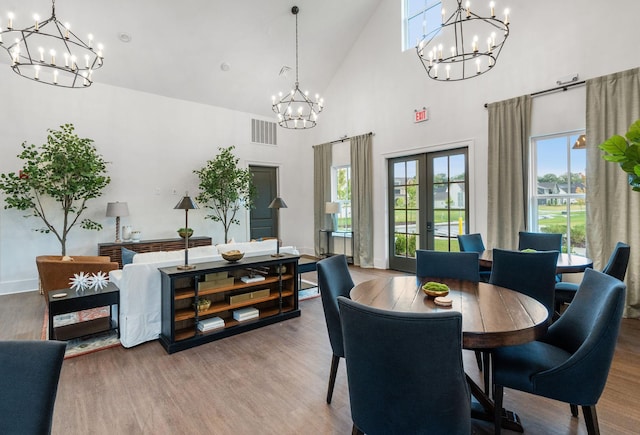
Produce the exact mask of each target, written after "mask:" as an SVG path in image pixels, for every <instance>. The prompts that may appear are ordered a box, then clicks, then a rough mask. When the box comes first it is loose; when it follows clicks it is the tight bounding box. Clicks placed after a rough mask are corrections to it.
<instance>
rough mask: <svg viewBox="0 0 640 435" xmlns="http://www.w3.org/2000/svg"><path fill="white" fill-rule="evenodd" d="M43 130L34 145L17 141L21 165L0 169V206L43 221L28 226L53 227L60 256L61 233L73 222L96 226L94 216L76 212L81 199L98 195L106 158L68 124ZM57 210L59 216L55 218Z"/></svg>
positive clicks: (63, 240)
mask: <svg viewBox="0 0 640 435" xmlns="http://www.w3.org/2000/svg"><path fill="white" fill-rule="evenodd" d="M48 132H49V133H48V135H47V143H45V144H43V145H41V146H40V147H36V146H35V145H33V144H31V145H27V143H26V142H23V143H22V152H21V153H20V154H19V155H18V158H20V159H21V160H22V161H23V166H22V169H21V170H20V171H19V172H18V173H15V172H9V173H7V174H0V191H2V192H4V194H5V195H6V196H5V203H6V204H5V206H4V208H5V209H11V208H15V209H16V210H20V211H29V212H31V214H28V215H27V217H29V216H35V217H38V218H40V219H41V220H42V222H43V223H44V226H42V227H40V228H35V229H34V230H35V231H38V232H40V233H43V234H50V233H53V234H54V235H55V236H56V238H57V239H58V241H59V242H60V247H61V250H62V255H63V256H65V255H66V251H67V237H68V235H69V232H70V231H71V230H72V229H73V228H74V227H75V226H76V225H78V226H79V227H80V228H84V229H86V230H100V229H102V225H100V224H99V223H98V222H95V221H93V220H91V219H82V220H81V219H80V217H81V216H82V214H83V212H84V211H85V210H86V209H87V202H88V201H89V200H91V199H94V198H98V197H99V196H100V195H101V194H102V190H103V189H104V188H105V187H106V186H107V185H108V184H109V183H110V181H111V179H110V178H109V177H108V176H107V175H106V164H107V162H105V161H104V159H103V158H102V156H101V155H100V154H98V151H97V150H96V147H95V146H94V145H93V140H91V139H87V138H80V137H78V135H77V134H75V132H74V127H73V124H65V125H62V126H60V130H48ZM52 200H53V201H52ZM53 204H55V205H53ZM60 211H61V212H62V222H56V221H55V219H56V218H57V219H59V218H58V217H57V216H59V213H60Z"/></svg>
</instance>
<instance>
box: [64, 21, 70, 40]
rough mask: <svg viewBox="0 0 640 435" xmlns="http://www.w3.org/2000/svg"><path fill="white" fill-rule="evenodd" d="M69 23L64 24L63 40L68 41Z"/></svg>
mask: <svg viewBox="0 0 640 435" xmlns="http://www.w3.org/2000/svg"><path fill="white" fill-rule="evenodd" d="M69 27H71V26H70V25H69V23H64V39H69Z"/></svg>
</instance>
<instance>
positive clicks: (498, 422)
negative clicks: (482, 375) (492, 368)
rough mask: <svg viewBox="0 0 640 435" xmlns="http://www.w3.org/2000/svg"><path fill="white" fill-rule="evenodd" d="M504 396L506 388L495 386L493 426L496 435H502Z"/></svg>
mask: <svg viewBox="0 0 640 435" xmlns="http://www.w3.org/2000/svg"><path fill="white" fill-rule="evenodd" d="M503 394H504V387H503V386H502V385H495V384H494V385H493V405H494V409H493V425H494V434H495V435H500V432H501V430H502V397H503Z"/></svg>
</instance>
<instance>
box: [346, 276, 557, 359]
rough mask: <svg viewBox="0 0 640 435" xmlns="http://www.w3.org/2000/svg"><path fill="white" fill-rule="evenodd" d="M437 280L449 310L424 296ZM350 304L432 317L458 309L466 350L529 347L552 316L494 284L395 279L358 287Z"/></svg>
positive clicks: (540, 307)
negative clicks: (424, 288)
mask: <svg viewBox="0 0 640 435" xmlns="http://www.w3.org/2000/svg"><path fill="white" fill-rule="evenodd" d="M428 281H437V282H441V283H444V284H446V285H447V286H448V287H449V294H448V296H447V297H448V298H450V299H451V300H452V302H453V303H452V306H451V307H442V306H439V305H436V304H435V302H434V298H433V297H430V296H427V295H426V294H425V293H424V292H423V291H422V284H423V283H426V282H428ZM350 297H351V299H352V300H354V301H356V302H358V303H361V304H364V305H368V306H371V307H375V308H380V309H383V310H389V311H403V312H413V313H431V312H437V311H446V310H455V311H459V312H460V313H462V343H463V346H464V348H465V349H493V348H496V347H501V346H510V345H516V344H522V343H527V342H529V341H533V340H536V339H537V338H540V337H542V336H543V335H544V334H545V333H546V331H547V327H548V323H547V319H548V317H549V313H548V311H547V309H546V308H545V306H544V305H543V304H541V303H540V302H538V301H537V300H535V299H533V298H531V297H529V296H526V295H524V294H522V293H518V292H516V291H513V290H509V289H507V288H504V287H499V286H496V285H493V284H488V283H484V282H472V281H464V280H460V279H451V278H429V277H422V278H420V277H416V276H394V277H385V278H376V279H372V280H370V281H365V282H362V283H360V284H358V285H356V286H355V287H354V288H353V289H352V290H351V293H350Z"/></svg>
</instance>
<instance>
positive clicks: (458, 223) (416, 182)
mask: <svg viewBox="0 0 640 435" xmlns="http://www.w3.org/2000/svg"><path fill="white" fill-rule="evenodd" d="M467 174H468V159H467V148H457V149H453V150H446V151H437V152H432V153H425V154H418V155H413V156H407V157H396V158H393V159H390V160H389V161H388V176H389V182H388V186H389V192H388V198H389V207H388V209H389V236H390V237H389V267H390V268H391V269H395V270H401V271H405V272H410V273H415V270H416V249H434V250H437V251H457V250H458V240H457V236H458V234H459V233H466V232H468V231H467V230H468V228H467V225H468V221H469V219H468V216H469V209H468V204H469V193H468V192H469V189H468V176H467Z"/></svg>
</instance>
